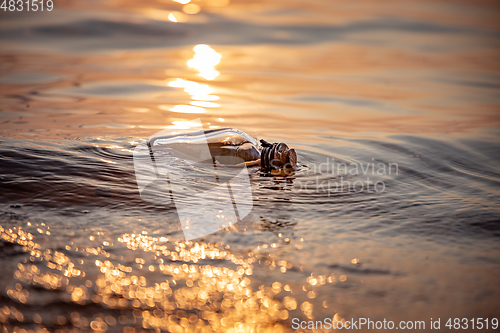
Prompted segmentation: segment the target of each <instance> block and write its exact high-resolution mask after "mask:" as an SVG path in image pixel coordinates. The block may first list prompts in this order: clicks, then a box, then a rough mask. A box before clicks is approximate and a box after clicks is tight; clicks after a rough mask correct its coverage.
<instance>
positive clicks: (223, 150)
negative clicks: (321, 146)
mask: <svg viewBox="0 0 500 333" xmlns="http://www.w3.org/2000/svg"><path fill="white" fill-rule="evenodd" d="M148 146H149V148H150V149H151V150H152V151H153V150H154V151H159V150H175V151H176V152H177V154H176V155H179V153H178V152H179V151H181V152H182V154H181V155H185V158H186V159H190V160H196V161H197V162H200V163H210V162H211V163H214V164H215V165H216V166H217V165H223V166H238V165H241V164H242V163H244V164H245V165H246V166H247V167H250V166H258V165H260V167H261V170H262V171H263V172H271V171H272V170H287V169H293V168H294V167H295V165H296V164H297V155H296V153H295V150H294V149H290V148H289V147H288V146H287V145H286V144H285V143H283V142H278V143H269V142H267V141H265V140H260V143H259V142H258V141H257V139H255V138H254V137H252V136H250V135H248V134H247V133H245V132H243V131H241V130H239V129H234V128H221V129H215V130H209V131H203V130H201V131H196V132H188V133H174V134H169V135H164V136H163V135H159V136H154V137H152V138H150V139H149V141H148ZM207 146H208V149H209V152H208V151H206V149H205V147H207ZM208 153H209V154H208Z"/></svg>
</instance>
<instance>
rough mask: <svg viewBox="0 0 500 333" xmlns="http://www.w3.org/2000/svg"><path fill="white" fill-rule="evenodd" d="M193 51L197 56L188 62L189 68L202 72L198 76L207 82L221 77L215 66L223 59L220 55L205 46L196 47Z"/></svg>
mask: <svg viewBox="0 0 500 333" xmlns="http://www.w3.org/2000/svg"><path fill="white" fill-rule="evenodd" d="M193 50H194V52H195V55H194V57H193V59H190V60H189V61H188V62H187V65H188V67H190V68H194V69H196V70H198V71H199V72H200V74H198V75H200V76H201V77H202V78H204V79H206V80H213V79H215V78H216V77H217V76H219V72H218V71H217V70H216V69H215V66H216V65H217V64H218V63H219V62H220V60H221V58H222V56H221V55H220V53H217V52H216V51H215V50H214V49H212V48H211V47H210V46H208V45H205V44H200V45H196V46H195V47H194V49H193Z"/></svg>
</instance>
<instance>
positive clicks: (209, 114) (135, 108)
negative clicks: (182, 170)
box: [0, 0, 500, 332]
mask: <svg viewBox="0 0 500 333" xmlns="http://www.w3.org/2000/svg"><path fill="white" fill-rule="evenodd" d="M193 4H196V5H198V6H199V7H200V8H199V9H200V12H199V13H197V14H186V13H184V12H183V8H184V10H185V11H188V12H189V11H190V10H191V11H192V10H193V8H194V9H197V8H196V7H191V8H190V9H189V7H188V8H185V7H183V5H182V4H179V3H177V2H173V1H141V2H128V1H114V2H92V3H88V2H79V1H75V2H71V3H69V2H68V3H63V2H61V3H59V2H58V3H56V4H55V9H54V10H53V11H52V12H44V13H40V12H38V13H34V12H30V13H27V12H1V13H0V16H1V21H0V44H1V49H0V58H1V62H0V87H1V90H0V130H1V138H0V141H1V143H0V159H1V160H0V184H1V185H0V186H1V191H0V210H1V212H0V213H1V215H0V237H1V242H0V249H1V250H0V262H1V266H2V273H0V276H1V279H0V323H1V325H3V326H4V327H6V328H7V330H8V331H9V332H10V331H14V330H16V327H17V331H19V330H20V329H25V330H40V329H42V328H46V329H47V330H48V331H57V330H62V331H69V330H73V331H80V330H96V331H109V332H133V331H136V332H138V331H142V330H147V329H156V328H159V329H161V330H164V331H170V332H182V331H186V332H188V331H204V332H205V331H206V332H210V331H217V332H228V331H229V332H230V331H232V332H247V331H248V332H250V331H252V330H253V331H259V332H260V331H272V332H277V331H285V332H287V331H292V319H293V318H300V319H301V320H311V319H314V320H323V319H324V318H333V319H334V320H336V321H338V320H343V319H344V320H350V319H351V318H359V317H364V318H370V319H372V320H383V319H384V318H386V319H387V320H392V321H394V322H396V323H399V321H401V320H405V321H406V320H412V321H415V320H424V321H425V322H426V324H427V325H428V323H429V320H430V318H434V319H436V318H441V321H442V328H444V327H443V325H444V323H443V321H444V322H445V321H446V320H447V319H448V318H455V317H456V318H476V317H482V318H493V317H496V318H498V317H499V313H498V309H499V308H500V288H499V287H498V279H499V277H500V256H499V255H500V246H499V242H498V240H499V238H498V237H499V236H500V224H499V219H498V216H499V208H500V206H499V197H500V193H499V185H500V169H499V166H500V153H499V152H500V149H499V148H500V147H499V130H498V128H499V125H500V117H499V106H500V100H499V97H498V96H499V90H500V66H499V62H498V59H499V56H500V54H499V46H500V39H499V36H500V24H499V21H498V14H499V10H500V9H499V7H498V4H497V3H496V2H493V1H491V2H490V1H474V2H473V1H457V2H455V3H453V4H452V3H450V2H446V1H418V2H417V1H413V2H412V1H410V2H400V1H379V2H377V3H376V4H375V3H373V2H371V1H358V2H355V3H353V2H350V1H335V2H333V1H327V0H324V1H319V0H317V1H309V2H304V1H273V2H271V3H270V2H267V1H258V0H252V1H248V0H247V1H236V0H234V1H231V2H228V1H222V0H219V1H214V0H211V1H209V0H202V1H196V2H193ZM170 14H172V15H173V17H174V19H175V20H177V21H178V22H173V20H174V19H172V17H171V16H170ZM169 17H170V19H169ZM200 44H201V45H208V47H204V46H203V47H201V48H200V47H198V48H196V46H197V45H200ZM214 59H215V60H214ZM219 60H220V62H218V61H219ZM196 118H200V119H201V121H202V122H203V124H204V126H205V128H206V129H211V128H220V127H235V128H239V129H242V130H244V131H246V132H247V133H249V134H251V135H253V136H255V137H258V138H265V139H266V140H268V141H284V142H286V143H287V144H289V145H290V146H292V147H295V148H296V150H297V152H298V158H299V167H298V169H297V171H296V172H295V174H293V175H291V176H289V177H286V178H284V177H262V176H261V174H260V172H259V171H258V170H257V169H255V168H254V169H250V177H251V184H252V192H253V199H254V207H253V210H252V213H251V214H250V215H249V216H248V217H246V218H245V219H244V220H243V221H241V222H240V223H238V224H236V225H234V226H233V227H231V228H228V229H226V230H221V231H220V232H217V233H215V234H212V235H209V236H207V237H204V238H203V239H199V240H196V241H194V242H185V241H184V239H183V236H182V230H181V228H180V224H179V220H178V217H177V214H176V212H175V208H174V206H173V205H172V204H152V203H149V202H146V201H143V200H141V198H140V196H139V192H138V189H137V185H136V182H135V174H134V169H133V158H132V152H133V150H134V148H135V147H136V145H137V144H138V143H139V142H140V141H141V140H143V139H145V138H147V137H149V136H150V135H152V134H154V133H156V132H158V131H160V130H162V129H164V128H166V127H169V126H170V127H174V128H175V127H177V128H179V129H185V128H188V127H189V126H190V121H192V120H193V119H196ZM390 166H392V168H391V167H390ZM356 167H357V168H358V170H357V172H356V171H353V169H354V168H356ZM382 168H385V169H382ZM367 181H371V182H372V183H371V184H372V185H373V186H375V185H374V184H375V183H377V182H378V183H377V184H378V185H377V187H376V188H375V187H373V188H370V187H369V186H367V185H366V184H367V183H366V182H367ZM347 182H349V185H347ZM342 184H343V185H342ZM354 184H355V185H354ZM351 185H353V186H352V187H351ZM346 186H347V187H346ZM186 191H187V195H189V191H194V189H192V188H187V189H186ZM495 281H497V282H495ZM427 328H428V327H427Z"/></svg>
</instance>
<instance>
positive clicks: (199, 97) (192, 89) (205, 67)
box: [158, 44, 222, 129]
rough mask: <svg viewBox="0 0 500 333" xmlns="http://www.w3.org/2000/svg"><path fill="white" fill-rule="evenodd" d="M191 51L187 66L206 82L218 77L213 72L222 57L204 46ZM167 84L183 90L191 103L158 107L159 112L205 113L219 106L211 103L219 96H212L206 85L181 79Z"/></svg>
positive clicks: (210, 89)
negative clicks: (197, 72) (192, 54)
mask: <svg viewBox="0 0 500 333" xmlns="http://www.w3.org/2000/svg"><path fill="white" fill-rule="evenodd" d="M193 50H194V52H195V54H194V56H193V58H192V59H190V60H188V62H187V66H188V67H190V68H194V69H196V70H198V71H199V72H200V73H199V75H200V76H201V77H203V78H204V79H206V80H213V79H215V78H216V77H217V76H218V75H219V72H218V71H217V70H215V66H216V65H217V64H218V63H219V62H220V60H221V58H222V56H221V55H220V54H219V53H217V52H216V51H215V50H214V49H213V48H211V47H210V46H208V45H205V44H200V45H196V46H195V47H194V48H193ZM167 84H168V86H169V87H172V88H181V89H183V90H184V91H185V92H187V93H188V94H189V95H191V99H192V101H191V102H190V103H189V105H187V104H180V105H174V106H169V105H158V108H159V109H160V110H164V111H171V112H177V113H205V112H206V110H205V108H218V107H220V104H217V103H214V102H213V101H217V100H218V99H219V96H217V95H213V92H214V90H213V88H212V87H210V86H209V85H208V84H204V83H198V82H195V81H190V80H185V79H182V78H177V79H175V80H172V81H169V82H168V83H167ZM208 125H209V124H208ZM216 127H217V126H210V128H211V129H212V128H216Z"/></svg>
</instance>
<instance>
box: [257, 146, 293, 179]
mask: <svg viewBox="0 0 500 333" xmlns="http://www.w3.org/2000/svg"><path fill="white" fill-rule="evenodd" d="M260 142H261V144H262V152H261V154H260V165H261V168H262V171H267V172H269V171H271V170H280V169H291V168H294V167H295V166H296V165H297V153H296V152H295V149H293V148H292V149H290V148H289V147H288V146H287V145H286V143H284V142H275V143H269V142H267V141H265V140H260Z"/></svg>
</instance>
